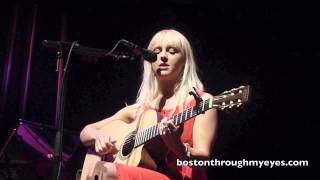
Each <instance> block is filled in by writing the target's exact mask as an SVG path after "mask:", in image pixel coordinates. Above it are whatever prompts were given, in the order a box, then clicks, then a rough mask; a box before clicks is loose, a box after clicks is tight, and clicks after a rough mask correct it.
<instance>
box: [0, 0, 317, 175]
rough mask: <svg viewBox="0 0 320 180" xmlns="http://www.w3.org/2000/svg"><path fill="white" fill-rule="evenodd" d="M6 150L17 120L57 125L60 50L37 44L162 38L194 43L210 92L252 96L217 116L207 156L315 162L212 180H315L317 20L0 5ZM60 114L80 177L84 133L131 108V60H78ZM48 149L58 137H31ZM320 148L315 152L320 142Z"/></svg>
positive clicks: (219, 170) (294, 15)
mask: <svg viewBox="0 0 320 180" xmlns="http://www.w3.org/2000/svg"><path fill="white" fill-rule="evenodd" d="M0 9H1V11H0V15H1V16H0V27H1V30H0V39H1V41H0V62H1V63H0V72H1V75H0V82H1V112H0V113H1V114H0V120H1V132H0V133H1V136H0V137H1V144H3V143H4V142H5V140H6V139H7V138H8V136H9V133H10V132H11V130H12V129H13V128H14V127H15V126H17V124H18V119H19V118H22V119H25V120H28V121H32V122H37V123H42V124H46V125H51V126H54V124H55V119H54V118H55V104H56V84H57V76H56V72H55V68H56V61H55V50H53V49H47V48H44V47H43V46H42V45H41V42H42V40H44V39H49V40H57V41H59V40H65V41H70V42H72V41H74V40H76V41H78V42H79V43H80V44H81V45H84V46H89V47H94V48H101V49H105V50H111V48H112V47H113V46H114V45H115V43H116V42H117V41H118V40H120V39H122V38H124V39H127V40H129V41H131V42H134V43H136V44H139V45H141V46H143V47H146V46H147V43H148V41H149V40H150V39H151V37H152V35H153V34H154V33H155V32H157V31H158V30H160V29H163V28H171V27H172V28H175V29H178V30H180V31H181V32H183V33H184V34H185V35H186V36H187V37H188V38H189V40H190V41H191V43H192V46H193V48H194V52H195V55H196V57H197V59H198V66H199V69H200V77H201V79H202V81H203V82H204V84H205V87H206V89H207V91H208V92H211V93H212V94H218V93H220V92H222V91H223V90H228V89H231V88H233V87H237V86H239V85H246V84H250V85H251V87H252V99H251V104H250V105H249V106H247V107H246V108H245V109H244V110H240V111H238V112H231V113H226V112H220V114H219V135H218V139H217V141H216V144H215V146H214V152H213V154H212V158H217V159H225V160H242V159H247V160H308V161H309V167H274V168H272V169H271V168H268V167H263V168H261V169H260V168H258V167H244V168H241V169H238V168H236V167H209V168H208V175H209V178H210V179H235V178H239V179H296V178H297V179H316V178H314V177H313V175H315V173H313V172H314V171H313V170H314V169H315V168H316V167H317V164H318V162H317V159H318V158H317V152H318V148H317V145H318V144H319V141H318V140H317V135H318V132H319V121H318V120H319V118H318V117H317V116H313V115H312V112H316V110H317V109H318V106H317V100H316V99H317V96H318V95H317V92H318V91H317V90H316V88H315V86H316V84H317V83H318V82H319V81H318V78H317V75H316V74H318V73H317V72H318V68H317V66H316V65H315V64H316V63H315V61H316V60H318V59H319V56H320V50H319V40H320V38H319V32H320V31H319V28H317V24H318V23H319V17H320V16H319V15H318V13H317V11H316V6H313V5H311V4H307V3H304V4H302V3H300V2H294V1H293V2H292V1H291V2H287V3H285V2H279V1H235V0H216V1H211V2H204V1H195V0H162V1H144V0H132V1H126V0H117V1H105V2H100V3H98V2H94V1H87V2H85V3H84V2H76V1H69V2H62V1H50V2H43V1H8V2H6V3H5V1H2V2H1V6H0ZM71 61H72V62H71V67H70V69H71V70H70V76H69V80H68V91H67V98H66V107H65V128H67V129H68V130H71V131H74V132H75V133H69V134H67V135H66V136H65V145H64V148H65V149H64V151H65V152H67V153H69V154H71V155H72V157H71V159H70V160H69V162H68V163H67V169H68V172H70V174H72V175H74V173H75V169H77V168H79V167H81V163H82V160H83V155H84V154H83V153H84V152H85V148H84V147H83V146H81V145H80V144H79V142H78V134H79V132H80V130H81V129H82V128H83V127H84V125H86V124H88V123H92V122H95V121H98V120H100V119H103V118H106V117H108V116H110V115H112V114H113V113H115V112H116V111H117V110H119V109H120V108H121V107H123V106H124V105H125V103H129V104H130V103H133V102H134V99H135V96H136V92H137V90H138V85H139V83H140V79H141V77H140V73H141V66H140V62H139V61H138V60H136V61H114V59H112V58H102V59H99V60H97V59H94V58H91V57H83V56H79V55H73V56H72V57H71ZM34 131H36V132H37V133H38V134H39V136H40V137H41V138H44V139H45V140H46V141H47V142H48V143H49V144H51V145H52V144H53V137H54V132H53V131H51V130H47V129H44V130H43V129H42V130H41V129H39V128H34ZM317 142H318V143H317Z"/></svg>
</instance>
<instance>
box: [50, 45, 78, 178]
mask: <svg viewBox="0 0 320 180" xmlns="http://www.w3.org/2000/svg"><path fill="white" fill-rule="evenodd" d="M75 45H76V42H75V41H74V42H73V43H72V45H71V47H70V49H69V54H68V58H67V61H66V63H65V67H64V68H63V65H64V63H63V58H62V50H58V51H57V69H56V71H57V73H58V83H57V103H56V116H55V123H56V124H55V126H56V129H57V130H56V135H55V141H54V153H53V173H52V179H53V180H59V177H60V173H61V166H62V150H63V149H62V144H63V141H62V140H63V120H64V106H65V95H66V89H67V79H68V72H69V69H68V64H69V60H70V55H71V52H72V50H73V48H74V46H75Z"/></svg>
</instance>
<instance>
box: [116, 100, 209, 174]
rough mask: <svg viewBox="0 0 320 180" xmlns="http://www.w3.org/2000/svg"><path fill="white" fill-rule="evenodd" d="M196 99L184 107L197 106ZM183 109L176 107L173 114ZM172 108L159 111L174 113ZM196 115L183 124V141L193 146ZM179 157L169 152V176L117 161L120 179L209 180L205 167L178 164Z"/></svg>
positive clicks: (166, 113) (146, 108)
mask: <svg viewBox="0 0 320 180" xmlns="http://www.w3.org/2000/svg"><path fill="white" fill-rule="evenodd" d="M195 105H196V102H195V100H191V101H190V102H188V103H186V105H185V107H184V109H187V108H189V107H192V106H195ZM149 109H152V108H151V107H150V106H146V107H145V110H149ZM182 110H183V109H181V108H179V107H177V108H175V110H174V112H173V115H174V114H178V113H179V112H181V111H182ZM172 111H173V110H171V109H167V110H161V111H160V112H159V113H160V114H161V115H162V116H169V115H172ZM194 121H195V117H193V118H191V119H189V120H188V121H186V122H185V123H184V124H183V126H184V127H183V132H182V135H181V138H180V140H181V142H182V143H188V144H189V145H190V146H191V147H192V146H193V144H192V131H193V124H194ZM177 159H178V158H177V157H176V155H175V154H174V153H172V152H169V153H168V155H167V157H166V165H167V168H166V169H167V170H168V172H167V174H168V176H169V177H168V176H166V175H164V174H161V173H159V172H156V171H153V170H149V169H146V168H141V167H133V166H127V165H122V164H118V163H116V164H115V165H116V169H117V175H118V179H119V180H149V179H151V180H167V179H171V180H207V174H206V169H205V167H190V166H184V165H182V166H177Z"/></svg>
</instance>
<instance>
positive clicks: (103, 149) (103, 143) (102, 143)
mask: <svg viewBox="0 0 320 180" xmlns="http://www.w3.org/2000/svg"><path fill="white" fill-rule="evenodd" d="M115 143H116V140H112V139H111V137H110V136H100V137H98V138H96V142H95V150H96V152H97V153H99V154H101V155H104V154H107V153H109V152H111V151H112V150H113V149H115Z"/></svg>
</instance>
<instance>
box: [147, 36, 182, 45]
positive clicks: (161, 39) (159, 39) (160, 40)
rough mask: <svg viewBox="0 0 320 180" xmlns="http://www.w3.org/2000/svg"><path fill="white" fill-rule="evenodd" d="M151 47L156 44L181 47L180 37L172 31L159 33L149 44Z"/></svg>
mask: <svg viewBox="0 0 320 180" xmlns="http://www.w3.org/2000/svg"><path fill="white" fill-rule="evenodd" d="M151 46H152V47H157V46H172V47H176V48H181V47H182V43H181V39H180V38H179V37H177V35H174V34H172V33H165V34H159V35H158V36H156V37H154V39H153V43H152V44H151Z"/></svg>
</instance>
